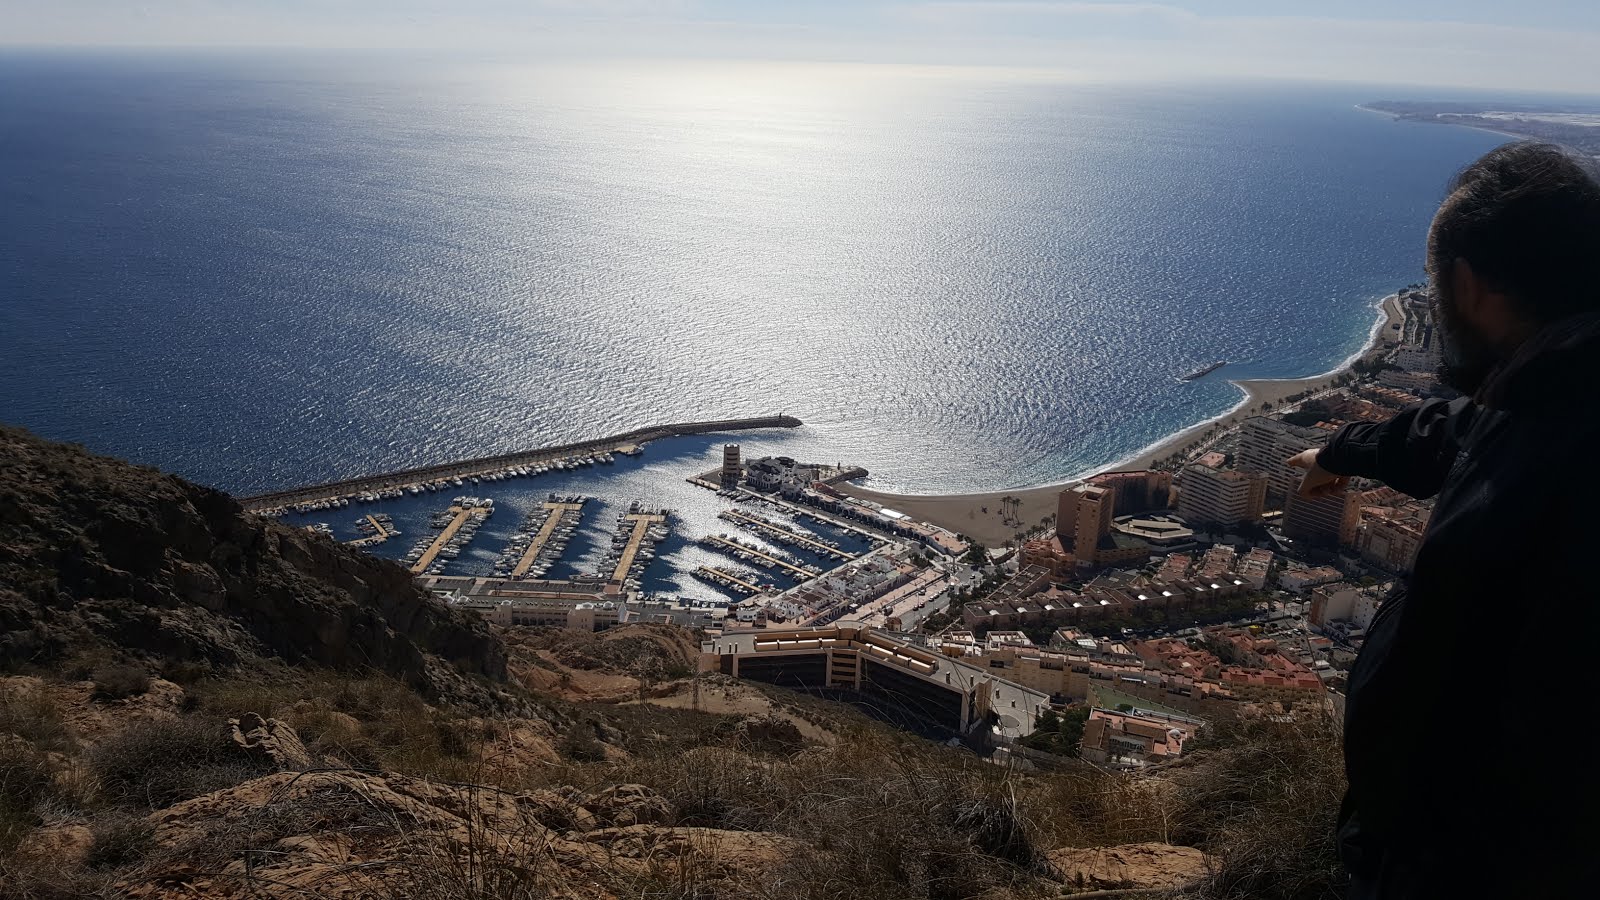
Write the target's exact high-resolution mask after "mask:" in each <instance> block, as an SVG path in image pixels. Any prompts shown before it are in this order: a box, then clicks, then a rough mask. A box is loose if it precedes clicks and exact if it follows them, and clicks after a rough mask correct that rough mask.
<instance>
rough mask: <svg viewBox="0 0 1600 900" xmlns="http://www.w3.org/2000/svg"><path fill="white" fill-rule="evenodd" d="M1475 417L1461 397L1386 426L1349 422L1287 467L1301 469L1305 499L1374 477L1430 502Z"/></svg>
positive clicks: (1420, 407) (1412, 411) (1429, 404)
mask: <svg viewBox="0 0 1600 900" xmlns="http://www.w3.org/2000/svg"><path fill="white" fill-rule="evenodd" d="M1477 412H1478V407H1477V405H1476V404H1474V403H1473V402H1472V401H1471V400H1470V399H1469V398H1466V397H1462V398H1460V399H1457V400H1451V401H1445V400H1427V401H1424V402H1422V403H1418V404H1416V405H1414V406H1409V407H1407V408H1406V409H1404V410H1401V411H1400V412H1399V413H1397V414H1396V415H1395V417H1394V418H1392V419H1390V420H1389V421H1387V422H1351V423H1350V424H1348V425H1346V426H1344V427H1343V428H1340V429H1339V430H1338V431H1336V432H1334V434H1333V437H1332V438H1330V439H1329V440H1328V445H1327V446H1326V447H1323V448H1322V449H1320V450H1307V451H1306V452H1304V453H1301V454H1298V455H1296V456H1295V457H1293V458H1292V459H1290V460H1289V465H1291V466H1297V467H1299V468H1302V469H1305V470H1306V474H1305V477H1304V478H1303V479H1302V480H1301V482H1300V493H1301V495H1302V496H1306V497H1319V496H1326V495H1327V494H1331V493H1337V492H1338V491H1340V490H1343V488H1344V485H1345V483H1346V482H1348V481H1349V480H1350V477H1351V476H1360V477H1363V478H1376V479H1378V480H1379V481H1381V482H1383V483H1384V484H1387V485H1388V486H1390V487H1392V488H1394V489H1395V490H1397V491H1401V492H1403V493H1407V494H1410V495H1411V496H1413V497H1418V498H1425V497H1431V496H1433V495H1434V494H1436V493H1438V492H1439V488H1441V487H1443V486H1444V479H1445V476H1446V475H1448V474H1449V473H1450V467H1451V466H1452V465H1454V464H1455V460H1456V453H1457V451H1458V450H1460V443H1459V438H1460V436H1461V435H1464V434H1466V431H1467V428H1468V427H1469V426H1470V425H1471V424H1472V419H1473V417H1474V416H1475V415H1476V414H1477Z"/></svg>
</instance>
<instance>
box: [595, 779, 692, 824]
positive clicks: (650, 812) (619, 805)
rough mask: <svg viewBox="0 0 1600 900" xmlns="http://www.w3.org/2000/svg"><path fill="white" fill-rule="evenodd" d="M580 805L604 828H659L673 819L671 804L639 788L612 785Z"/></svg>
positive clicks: (640, 785)
mask: <svg viewBox="0 0 1600 900" xmlns="http://www.w3.org/2000/svg"><path fill="white" fill-rule="evenodd" d="M581 803H582V805H583V808H584V809H586V810H588V811H589V812H590V814H592V815H593V816H594V818H595V821H596V822H598V823H599V824H601V825H605V826H621V825H659V824H664V823H666V822H670V821H671V820H672V818H673V810H672V804H670V803H668V802H667V800H666V798H664V797H662V796H661V795H659V794H657V793H655V792H654V791H652V790H650V789H649V788H647V787H645V786H644V785H642V784H614V785H611V786H610V787H608V788H605V789H603V790H601V791H600V792H599V793H597V794H592V795H590V796H588V797H585V798H584V799H583V800H582V801H581Z"/></svg>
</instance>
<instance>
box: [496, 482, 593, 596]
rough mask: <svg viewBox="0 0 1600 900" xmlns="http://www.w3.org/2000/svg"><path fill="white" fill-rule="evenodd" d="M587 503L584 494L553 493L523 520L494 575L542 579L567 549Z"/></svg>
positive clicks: (502, 555) (587, 499) (497, 564)
mask: <svg viewBox="0 0 1600 900" xmlns="http://www.w3.org/2000/svg"><path fill="white" fill-rule="evenodd" d="M588 501H589V498H588V497H584V496H581V495H576V496H567V497H559V498H558V497H557V496H556V495H555V494H551V495H550V497H549V499H547V500H545V501H544V502H543V503H542V504H540V506H539V508H538V509H536V510H534V511H533V512H531V513H529V514H528V516H527V518H526V519H524V520H523V523H522V527H521V528H519V529H518V534H517V536H516V537H514V538H512V540H511V542H510V543H509V544H507V545H506V550H505V552H504V553H503V554H501V557H500V561H499V562H497V563H496V564H495V569H494V574H496V575H502V576H509V577H511V578H514V579H520V578H539V577H542V576H543V575H544V574H545V572H547V571H549V569H550V565H551V564H552V563H553V562H554V561H555V560H556V559H557V558H559V557H560V555H561V551H562V550H564V549H566V546H567V541H569V540H570V539H571V538H572V535H573V533H574V532H575V531H576V530H577V528H578V522H579V520H580V519H581V518H582V515H583V505H584V504H585V503H587V502H588Z"/></svg>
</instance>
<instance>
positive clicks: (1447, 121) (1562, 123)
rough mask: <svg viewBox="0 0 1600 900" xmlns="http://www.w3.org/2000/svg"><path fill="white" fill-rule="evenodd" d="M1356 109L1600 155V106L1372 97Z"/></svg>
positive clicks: (1399, 119)
mask: <svg viewBox="0 0 1600 900" xmlns="http://www.w3.org/2000/svg"><path fill="white" fill-rule="evenodd" d="M1356 109H1359V110H1363V111H1365V112H1371V113H1377V114H1379V115H1383V116H1388V117H1389V118H1391V119H1393V120H1395V121H1397V122H1420V123H1422V124H1426V125H1456V126H1459V127H1462V128H1471V129H1474V130H1477V131H1487V132H1489V133H1490V134H1497V135H1500V136H1501V137H1507V138H1511V139H1513V140H1522V141H1530V140H1531V141H1546V142H1549V143H1553V144H1560V145H1563V146H1566V147H1570V148H1571V149H1573V150H1576V151H1578V152H1579V153H1585V154H1588V155H1590V156H1594V157H1597V158H1600V104H1589V105H1585V104H1581V103H1574V104H1525V103H1504V104H1493V105H1485V104H1481V103H1451V102H1424V101H1415V100H1374V101H1370V102H1368V103H1358V104H1356Z"/></svg>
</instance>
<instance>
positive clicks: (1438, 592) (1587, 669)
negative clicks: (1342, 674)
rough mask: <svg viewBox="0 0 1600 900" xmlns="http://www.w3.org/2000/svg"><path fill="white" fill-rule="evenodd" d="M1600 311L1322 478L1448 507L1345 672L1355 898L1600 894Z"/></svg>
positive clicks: (1346, 442) (1353, 447)
mask: <svg viewBox="0 0 1600 900" xmlns="http://www.w3.org/2000/svg"><path fill="white" fill-rule="evenodd" d="M1597 379H1600V315H1586V316H1582V317H1578V318H1575V319H1570V320H1567V321H1564V322H1561V323H1558V324H1556V325H1554V326H1551V327H1549V328H1547V329H1545V330H1544V331H1542V332H1540V333H1539V334H1537V335H1535V336H1534V337H1533V338H1532V339H1530V340H1529V341H1527V342H1526V343H1524V345H1523V346H1522V347H1521V348H1520V349H1519V350H1518V351H1517V354H1516V356H1515V357H1514V358H1513V359H1512V360H1511V361H1510V362H1509V363H1507V364H1506V365H1505V366H1503V367H1502V369H1501V371H1499V372H1498V373H1497V374H1496V375H1495V376H1494V377H1493V378H1492V379H1491V380H1490V382H1489V384H1488V385H1487V386H1486V387H1485V389H1484V390H1483V391H1481V392H1480V395H1479V398H1478V399H1476V400H1473V399H1467V398H1463V399H1460V400H1456V401H1453V402H1445V401H1438V400H1430V401H1427V402H1424V403H1421V404H1419V405H1416V406H1413V407H1411V408H1409V409H1407V410H1405V411H1403V412H1401V413H1400V414H1399V415H1397V416H1395V417H1394V418H1393V419H1391V420H1390V421H1388V422H1383V423H1376V424H1372V423H1353V424H1350V425H1346V426H1344V427H1343V428H1341V429H1340V430H1339V431H1338V432H1337V433H1336V434H1335V435H1334V436H1333V438H1332V439H1331V440H1330V441H1329V443H1328V445H1327V447H1325V448H1324V449H1323V450H1322V451H1321V453H1320V454H1319V456H1318V461H1319V462H1320V464H1321V465H1322V466H1323V468H1325V469H1327V470H1328V471H1330V472H1334V473H1337V474H1341V475H1360V476H1366V477H1369V478H1376V479H1379V480H1381V481H1383V482H1385V483H1387V484H1388V485H1389V486H1390V487H1393V488H1395V489H1397V490H1400V491H1403V492H1405V493H1407V494H1410V495H1412V496H1414V497H1433V496H1437V498H1438V499H1437V502H1436V504H1435V507H1434V511H1433V516H1432V518H1431V519H1430V521H1429V523H1428V528H1427V533H1426V534H1425V536H1424V538H1423V541H1422V546H1421V549H1420V550H1419V552H1418V554H1417V558H1416V564H1415V568H1414V571H1413V572H1412V574H1411V576H1410V578H1409V579H1408V581H1407V583H1406V585H1405V586H1404V587H1403V588H1402V589H1400V590H1398V591H1396V593H1395V594H1394V595H1393V596H1391V597H1390V598H1388V599H1387V600H1385V602H1384V603H1383V604H1382V606H1381V607H1380V608H1379V610H1378V613H1377V616H1376V617H1375V618H1374V620H1373V622H1372V625H1371V627H1370V628H1369V630H1368V633H1367V638H1366V644H1365V646H1364V647H1363V648H1362V650H1361V654H1360V656H1359V658H1358V659H1357V660H1356V664H1355V667H1354V668H1353V669H1352V670H1351V673H1350V683H1349V690H1348V693H1347V698H1346V706H1345V767H1346V772H1347V774H1348V776H1349V781H1350V787H1349V792H1348V794H1347V795H1346V798H1345V806H1344V814H1343V816H1342V819H1343V821H1342V822H1341V828H1340V853H1341V856H1342V857H1343V858H1344V861H1345V865H1346V867H1347V868H1348V869H1349V870H1350V872H1351V877H1352V889H1351V896H1352V897H1383V898H1389V897H1420V896H1456V897H1475V896H1485V895H1488V894H1489V892H1491V891H1495V890H1499V891H1506V892H1507V893H1502V894H1500V896H1503V897H1508V898H1509V897H1559V896H1600V824H1597V823H1600V803H1597V800H1600V791H1597V789H1596V788H1597V785H1600V715H1597V713H1600V700H1597V698H1600V627H1597V624H1600V616H1597V609H1600V490H1597V487H1596V485H1597V483H1600V462H1597V459H1596V456H1597V454H1600V403H1597V402H1596V397H1597V393H1596V391H1597V388H1600V385H1597V384H1596V381H1597Z"/></svg>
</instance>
